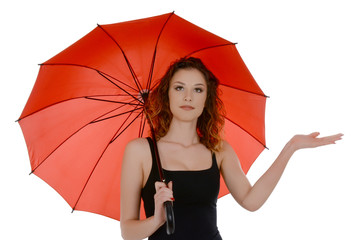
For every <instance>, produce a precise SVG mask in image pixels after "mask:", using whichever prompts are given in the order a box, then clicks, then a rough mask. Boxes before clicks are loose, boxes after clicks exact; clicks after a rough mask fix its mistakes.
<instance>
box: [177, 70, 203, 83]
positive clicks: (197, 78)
mask: <svg viewBox="0 0 360 240" xmlns="http://www.w3.org/2000/svg"><path fill="white" fill-rule="evenodd" d="M170 83H171V84H174V83H179V84H184V85H186V84H190V85H206V80H205V77H204V75H203V74H202V73H201V72H200V71H199V70H197V69H195V68H186V69H180V70H178V71H177V72H176V73H175V74H174V76H173V77H172V79H171V81H170Z"/></svg>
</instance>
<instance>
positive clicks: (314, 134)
mask: <svg viewBox="0 0 360 240" xmlns="http://www.w3.org/2000/svg"><path fill="white" fill-rule="evenodd" d="M319 135H320V133H319V132H313V133H310V134H309V136H310V137H313V138H316V137H317V136H319Z"/></svg>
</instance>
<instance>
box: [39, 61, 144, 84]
mask: <svg viewBox="0 0 360 240" xmlns="http://www.w3.org/2000/svg"><path fill="white" fill-rule="evenodd" d="M39 65H40V66H73V67H83V68H88V69H91V70H94V71H97V72H98V73H101V76H103V77H104V76H105V75H106V76H109V77H111V78H112V79H114V80H116V81H118V82H119V83H121V84H123V85H125V86H126V87H128V88H131V89H132V90H134V91H138V90H137V89H135V88H133V87H132V86H130V85H128V84H126V83H125V82H123V81H121V80H119V79H116V78H115V77H113V76H110V75H109V74H107V73H104V72H102V71H100V70H98V69H96V68H92V67H89V66H85V65H81V64H75V63H41V64H39ZM115 85H116V84H115ZM116 86H117V87H119V86H118V85H116ZM119 88H120V87H119ZM121 89H122V88H121Z"/></svg>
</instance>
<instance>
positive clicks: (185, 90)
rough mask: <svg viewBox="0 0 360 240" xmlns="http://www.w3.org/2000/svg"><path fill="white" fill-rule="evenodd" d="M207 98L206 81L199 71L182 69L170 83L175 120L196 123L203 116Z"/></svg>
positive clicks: (170, 96)
mask: <svg viewBox="0 0 360 240" xmlns="http://www.w3.org/2000/svg"><path fill="white" fill-rule="evenodd" d="M206 96H207V86H206V80H205V78H204V76H203V74H202V73H201V72H200V71H199V70H197V69H192V68H189V69H180V70H178V71H177V72H176V73H175V74H174V76H173V77H172V79H171V81H170V87H169V102H170V111H171V113H172V114H173V118H176V119H179V120H182V121H194V120H197V118H198V117H199V116H200V115H201V114H202V112H203V110H204V107H205V102H206Z"/></svg>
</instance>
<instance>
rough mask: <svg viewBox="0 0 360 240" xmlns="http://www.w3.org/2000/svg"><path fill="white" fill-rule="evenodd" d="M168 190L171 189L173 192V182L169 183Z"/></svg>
mask: <svg viewBox="0 0 360 240" xmlns="http://www.w3.org/2000/svg"><path fill="white" fill-rule="evenodd" d="M168 188H170V189H171V190H172V189H173V182H172V181H170V182H169V183H168Z"/></svg>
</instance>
